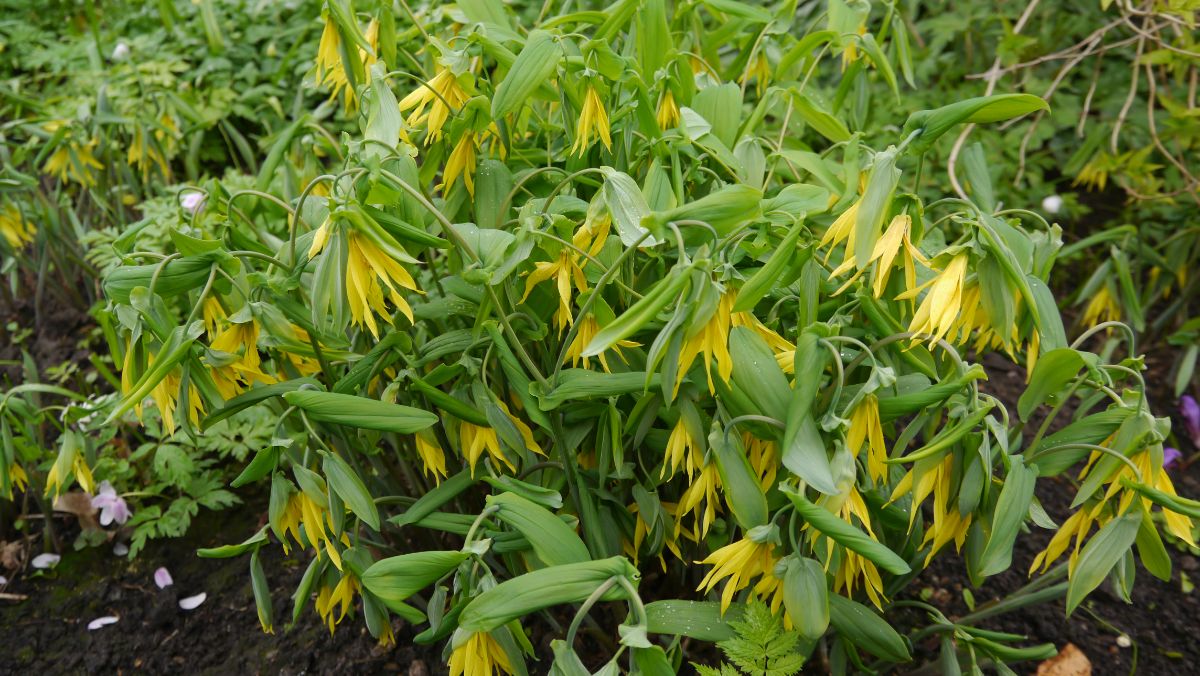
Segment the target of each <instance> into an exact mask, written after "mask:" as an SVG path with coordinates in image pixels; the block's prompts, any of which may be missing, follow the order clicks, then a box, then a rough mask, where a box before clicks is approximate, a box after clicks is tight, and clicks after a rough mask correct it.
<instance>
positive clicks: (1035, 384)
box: [1017, 347, 1100, 420]
mask: <svg viewBox="0 0 1200 676" xmlns="http://www.w3.org/2000/svg"><path fill="white" fill-rule="evenodd" d="M1099 360H1100V358H1099V357H1098V356H1097V355H1095V354H1092V353H1091V352H1080V351H1079V350H1072V349H1071V348H1069V347H1064V348H1059V349H1057V350H1051V351H1049V352H1047V353H1046V354H1043V355H1042V356H1041V357H1039V358H1038V361H1037V366H1035V367H1033V374H1032V375H1031V376H1030V378H1029V385H1028V387H1026V388H1025V392H1024V393H1022V394H1021V398H1020V399H1018V400H1017V413H1018V415H1020V416H1021V420H1029V415H1030V414H1031V413H1033V410H1034V409H1035V408H1037V407H1038V406H1041V405H1042V404H1044V403H1045V402H1046V400H1047V399H1049V398H1050V396H1051V395H1054V394H1057V393H1058V392H1059V391H1061V390H1062V388H1064V387H1066V385H1067V383H1069V382H1071V381H1072V380H1074V379H1075V378H1076V376H1078V375H1079V371H1080V369H1082V368H1084V367H1095V365H1096V363H1097V362H1099Z"/></svg>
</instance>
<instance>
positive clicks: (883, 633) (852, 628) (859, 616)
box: [829, 594, 912, 663]
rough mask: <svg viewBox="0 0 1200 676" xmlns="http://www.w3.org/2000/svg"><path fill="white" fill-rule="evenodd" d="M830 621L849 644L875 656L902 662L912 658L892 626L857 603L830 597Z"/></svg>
mask: <svg viewBox="0 0 1200 676" xmlns="http://www.w3.org/2000/svg"><path fill="white" fill-rule="evenodd" d="M829 621H830V623H831V624H833V628H834V629H836V630H837V632H838V633H839V634H841V635H842V637H844V638H845V639H846V640H847V641H850V642H851V643H853V644H854V645H855V646H858V647H859V648H862V649H863V650H866V651H867V652H869V653H871V654H872V655H875V656H876V657H881V658H883V659H885V660H889V661H892V662H900V663H903V662H908V661H909V660H910V659H912V657H911V655H910V654H909V652H908V644H906V643H905V642H904V639H903V638H902V637H901V636H900V634H898V633H896V630H895V629H892V625H890V624H888V622H887V620H885V619H883V618H882V617H880V616H879V615H877V614H876V613H875V611H873V610H871V609H870V608H868V607H866V606H864V605H863V604H861V603H858V602H857V601H851V600H850V599H848V598H846V597H844V596H841V595H838V594H831V595H830V596H829Z"/></svg>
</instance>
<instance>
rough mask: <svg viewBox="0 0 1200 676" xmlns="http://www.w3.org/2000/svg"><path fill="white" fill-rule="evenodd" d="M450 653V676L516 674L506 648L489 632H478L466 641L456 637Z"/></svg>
mask: <svg viewBox="0 0 1200 676" xmlns="http://www.w3.org/2000/svg"><path fill="white" fill-rule="evenodd" d="M454 643H455V646H454V651H453V652H451V653H450V676H493V675H494V674H497V673H499V672H501V671H502V672H504V673H506V674H514V673H516V672H515V671H514V670H513V666H512V662H510V661H509V659H508V654H507V653H505V652H504V648H502V647H500V644H499V643H498V642H497V641H496V639H494V638H492V635H491V634H489V633H487V632H476V633H473V634H471V635H470V636H469V637H467V638H466V639H462V638H461V637H457V636H456V637H455V641H454Z"/></svg>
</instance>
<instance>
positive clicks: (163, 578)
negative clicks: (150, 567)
mask: <svg viewBox="0 0 1200 676" xmlns="http://www.w3.org/2000/svg"><path fill="white" fill-rule="evenodd" d="M154 584H156V585H158V588H159V589H166V588H167V587H170V586H171V585H173V584H175V581H174V580H172V579H171V572H170V571H169V570H167V569H166V568H159V569H158V570H156V571H154Z"/></svg>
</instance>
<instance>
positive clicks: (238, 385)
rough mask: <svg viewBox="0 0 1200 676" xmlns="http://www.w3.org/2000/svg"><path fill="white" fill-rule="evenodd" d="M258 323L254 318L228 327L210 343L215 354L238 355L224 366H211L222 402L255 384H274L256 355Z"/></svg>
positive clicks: (273, 380)
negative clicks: (262, 368)
mask: <svg viewBox="0 0 1200 676" xmlns="http://www.w3.org/2000/svg"><path fill="white" fill-rule="evenodd" d="M258 333H259V330H258V322H256V321H254V320H253V319H252V320H250V321H248V322H245V323H242V324H230V325H229V326H228V327H226V329H225V330H224V331H221V332H220V333H218V334H217V335H216V337H214V338H213V339H212V342H211V343H210V344H209V347H211V348H212V349H213V350H215V351H219V352H225V353H228V354H232V355H239V356H238V358H237V359H235V360H233V361H232V362H230V363H228V364H225V365H224V366H215V367H212V370H211V373H212V377H213V383H214V384H215V385H216V387H217V391H218V392H219V393H220V394H221V397H222V398H224V399H225V400H229V399H232V398H234V397H236V396H237V395H239V394H241V393H242V392H244V391H245V390H246V388H248V387H250V385H251V384H253V383H255V382H260V383H273V382H275V379H274V378H272V377H271V376H269V375H267V374H265V373H263V372H262V370H261V368H260V367H261V365H262V359H261V358H260V357H259V356H258Z"/></svg>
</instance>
